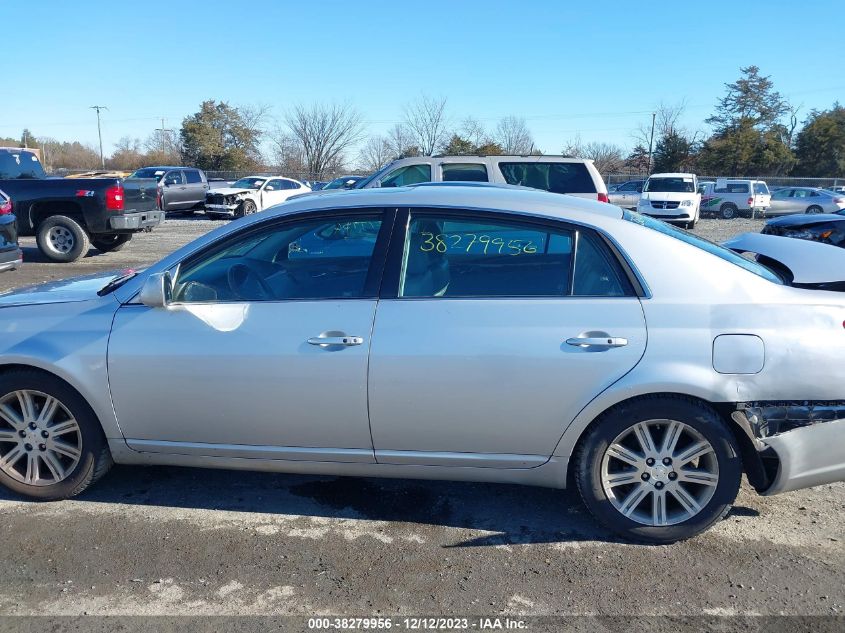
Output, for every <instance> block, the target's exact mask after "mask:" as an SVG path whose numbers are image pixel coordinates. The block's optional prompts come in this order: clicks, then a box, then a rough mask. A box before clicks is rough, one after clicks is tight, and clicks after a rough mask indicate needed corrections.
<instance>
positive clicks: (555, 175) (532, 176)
mask: <svg viewBox="0 0 845 633" xmlns="http://www.w3.org/2000/svg"><path fill="white" fill-rule="evenodd" d="M499 169H501V171H502V176H504V178H505V182H506V183H508V184H509V185H521V186H523V187H533V188H534V189H543V190H544V191H551V192H553V193H596V185H595V183H594V182H593V177H592V176H591V175H590V170H589V169H587V165H585V164H584V163H499Z"/></svg>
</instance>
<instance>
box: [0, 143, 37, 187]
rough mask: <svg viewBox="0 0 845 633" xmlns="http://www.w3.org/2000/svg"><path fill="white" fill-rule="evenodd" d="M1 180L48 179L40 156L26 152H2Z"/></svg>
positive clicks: (0, 152)
mask: <svg viewBox="0 0 845 633" xmlns="http://www.w3.org/2000/svg"><path fill="white" fill-rule="evenodd" d="M0 178H2V179H4V180H15V179H17V178H46V174H45V173H44V168H43V167H42V166H41V163H40V162H39V161H38V156H36V155H35V154H33V153H32V152H27V151H26V150H23V149H22V150H20V151H15V150H11V151H0Z"/></svg>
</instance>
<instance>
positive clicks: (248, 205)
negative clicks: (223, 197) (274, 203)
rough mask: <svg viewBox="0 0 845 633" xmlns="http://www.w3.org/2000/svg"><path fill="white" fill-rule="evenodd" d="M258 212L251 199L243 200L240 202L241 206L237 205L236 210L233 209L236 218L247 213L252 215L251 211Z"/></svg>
mask: <svg viewBox="0 0 845 633" xmlns="http://www.w3.org/2000/svg"><path fill="white" fill-rule="evenodd" d="M257 212H258V207H256V206H255V203H254V202H253V201H252V200H244V201H243V202H242V203H241V206H239V207H238V210H237V211H235V217H236V218H243V217H245V216H247V215H252V214H253V213H257Z"/></svg>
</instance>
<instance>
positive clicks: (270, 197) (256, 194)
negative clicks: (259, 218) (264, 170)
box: [205, 176, 311, 218]
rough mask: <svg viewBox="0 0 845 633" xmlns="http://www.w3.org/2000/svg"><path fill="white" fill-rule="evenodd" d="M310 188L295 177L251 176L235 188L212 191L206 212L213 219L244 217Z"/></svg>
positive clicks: (209, 194) (207, 196)
mask: <svg viewBox="0 0 845 633" xmlns="http://www.w3.org/2000/svg"><path fill="white" fill-rule="evenodd" d="M309 191H311V188H310V187H308V186H307V185H304V184H302V183H301V182H299V181H298V180H294V179H293V178H281V177H273V176H247V177H246V178H241V179H240V180H237V181H235V182H234V183H232V186H231V187H221V188H219V189H212V190H210V191H209V192H208V193H207V194H206V196H205V214H206V215H207V216H209V217H211V218H221V217H224V216H230V217H235V218H240V217H243V216H245V215H252V214H253V213H258V212H259V211H263V210H264V209H269V208H270V207H272V206H273V205H276V204H280V203H282V202H284V201H285V200H287V199H288V198H290V197H291V196H295V195H297V194H300V193H308V192H309Z"/></svg>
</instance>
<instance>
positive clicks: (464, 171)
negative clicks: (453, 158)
mask: <svg viewBox="0 0 845 633" xmlns="http://www.w3.org/2000/svg"><path fill="white" fill-rule="evenodd" d="M441 170H442V174H443V182H487V181H488V178H487V166H486V165H484V164H483V163H444V164H443V166H442V167H441Z"/></svg>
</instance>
